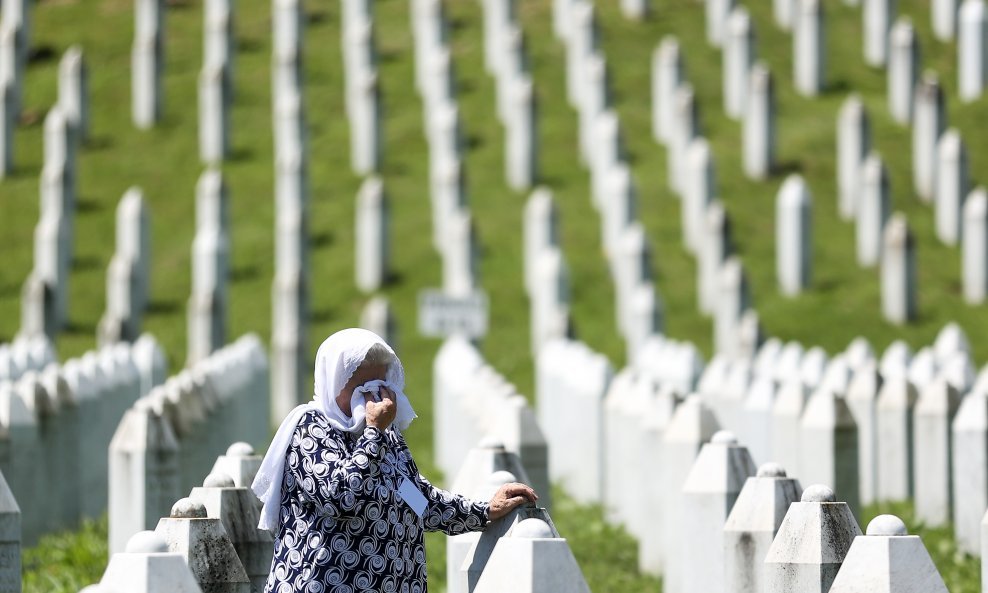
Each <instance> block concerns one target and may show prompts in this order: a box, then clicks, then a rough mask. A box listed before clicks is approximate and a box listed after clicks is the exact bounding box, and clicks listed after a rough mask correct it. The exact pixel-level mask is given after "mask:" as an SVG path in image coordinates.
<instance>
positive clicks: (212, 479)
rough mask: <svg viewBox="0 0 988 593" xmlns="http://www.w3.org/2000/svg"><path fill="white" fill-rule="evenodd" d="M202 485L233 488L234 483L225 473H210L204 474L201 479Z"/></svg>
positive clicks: (205, 486)
mask: <svg viewBox="0 0 988 593" xmlns="http://www.w3.org/2000/svg"><path fill="white" fill-rule="evenodd" d="M202 485H203V487H204V488H235V487H236V484H234V483H233V478H231V477H230V476H228V475H226V474H221V473H212V474H209V475H208V476H206V479H205V480H203V482H202Z"/></svg>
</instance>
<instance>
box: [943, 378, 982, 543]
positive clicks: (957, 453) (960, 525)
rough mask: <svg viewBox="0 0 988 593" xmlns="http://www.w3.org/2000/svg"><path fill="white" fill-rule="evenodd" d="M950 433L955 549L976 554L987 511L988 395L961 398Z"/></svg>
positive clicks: (969, 395)
mask: <svg viewBox="0 0 988 593" xmlns="http://www.w3.org/2000/svg"><path fill="white" fill-rule="evenodd" d="M950 431H951V442H952V447H953V460H952V464H951V474H950V475H951V477H952V480H953V488H954V498H953V517H952V518H953V523H954V536H955V538H956V540H957V547H958V549H960V550H962V551H964V552H967V553H968V554H977V553H979V552H980V551H981V531H980V529H981V525H980V521H981V517H982V516H983V515H984V509H985V508H988V395H986V394H984V393H981V392H978V391H973V392H971V393H969V394H968V395H967V396H966V397H964V399H963V400H961V405H960V408H959V409H958V410H957V414H956V415H955V416H954V421H953V423H952V424H951V427H950Z"/></svg>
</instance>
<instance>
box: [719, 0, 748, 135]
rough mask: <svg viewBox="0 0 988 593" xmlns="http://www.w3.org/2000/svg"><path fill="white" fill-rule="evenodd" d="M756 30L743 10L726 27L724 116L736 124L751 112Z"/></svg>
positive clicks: (735, 12)
mask: <svg viewBox="0 0 988 593" xmlns="http://www.w3.org/2000/svg"><path fill="white" fill-rule="evenodd" d="M708 4H709V3H708ZM754 27H755V25H754V23H753V22H752V20H751V15H750V14H748V10H747V9H746V8H744V7H743V6H738V7H736V8H734V9H733V10H732V11H731V14H730V16H729V17H728V18H727V20H726V23H725V25H724V32H723V40H724V51H723V60H722V63H723V89H724V113H726V114H727V116H728V117H730V118H732V119H735V120H737V119H741V118H742V117H744V115H745V113H746V112H747V104H748V97H749V94H750V93H749V91H748V87H749V81H750V73H751V67H752V66H753V65H754V63H755V54H756V49H755V28H754Z"/></svg>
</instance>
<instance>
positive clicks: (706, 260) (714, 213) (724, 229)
mask: <svg viewBox="0 0 988 593" xmlns="http://www.w3.org/2000/svg"><path fill="white" fill-rule="evenodd" d="M730 250H731V225H730V219H729V217H728V215H727V211H726V210H725V209H724V204H723V203H722V202H720V201H719V200H715V201H713V202H711V203H710V205H709V206H707V211H706V212H704V214H703V221H702V227H701V229H700V250H699V253H698V254H697V256H698V262H697V267H696V268H697V275H696V279H697V283H696V284H697V289H696V292H697V306H698V308H699V310H700V312H701V313H705V314H708V315H709V314H712V313H715V312H716V308H717V303H718V300H719V290H718V282H717V279H718V277H719V274H720V269H721V266H722V265H723V264H724V261H725V260H726V259H727V256H728V255H729V254H730Z"/></svg>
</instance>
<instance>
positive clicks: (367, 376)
mask: <svg viewBox="0 0 988 593" xmlns="http://www.w3.org/2000/svg"><path fill="white" fill-rule="evenodd" d="M387 378H388V365H386V364H367V363H364V364H361V365H360V366H359V367H357V370H356V371H354V372H353V375H352V376H351V377H350V380H349V381H347V383H346V385H344V386H343V391H340V395H339V398H338V399H339V401H343V402H347V403H349V402H350V397H351V396H352V395H353V390H354V389H356V388H358V387H360V386H361V385H363V384H364V383H366V382H368V381H374V380H381V381H384V380H386V379H387ZM341 407H342V406H341Z"/></svg>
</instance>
